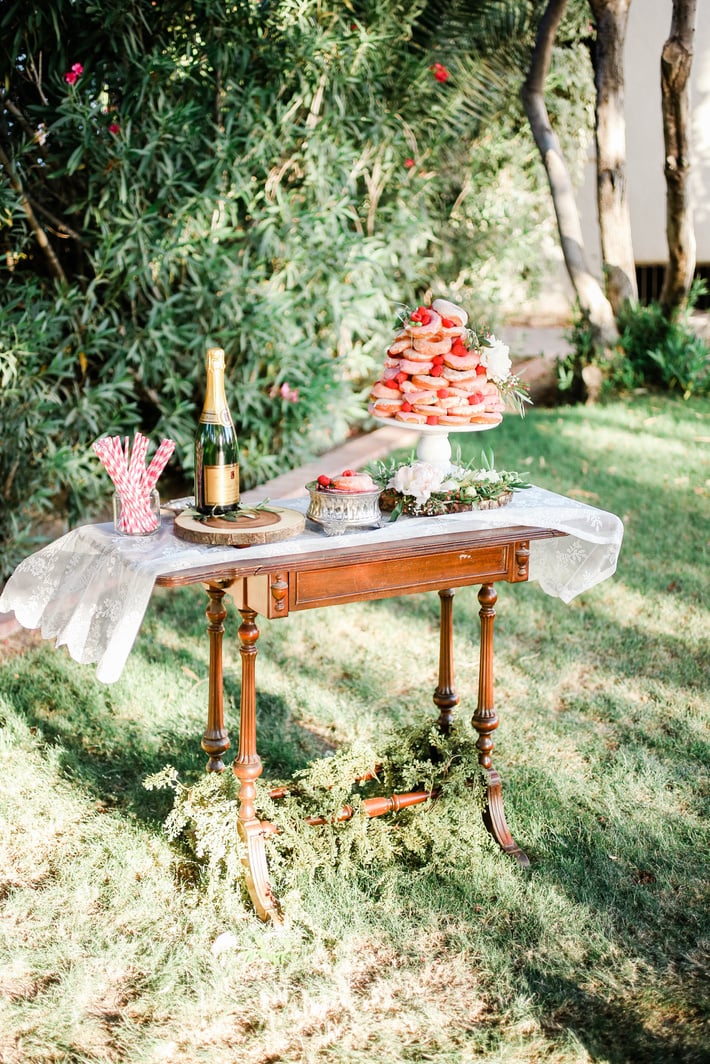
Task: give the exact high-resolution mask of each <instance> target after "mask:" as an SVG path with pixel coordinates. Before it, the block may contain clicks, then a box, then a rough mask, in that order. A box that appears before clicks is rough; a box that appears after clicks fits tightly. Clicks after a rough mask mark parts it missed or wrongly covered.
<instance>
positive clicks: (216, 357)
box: [206, 347, 224, 369]
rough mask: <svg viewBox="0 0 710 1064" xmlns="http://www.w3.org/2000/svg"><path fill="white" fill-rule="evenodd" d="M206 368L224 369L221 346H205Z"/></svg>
mask: <svg viewBox="0 0 710 1064" xmlns="http://www.w3.org/2000/svg"><path fill="white" fill-rule="evenodd" d="M206 362H207V368H208V369H224V351H223V349H222V348H221V347H208V348H207V358H206Z"/></svg>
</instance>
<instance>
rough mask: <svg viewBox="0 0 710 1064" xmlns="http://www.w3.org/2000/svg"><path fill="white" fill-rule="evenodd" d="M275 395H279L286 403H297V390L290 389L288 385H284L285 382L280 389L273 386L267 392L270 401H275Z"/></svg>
mask: <svg viewBox="0 0 710 1064" xmlns="http://www.w3.org/2000/svg"><path fill="white" fill-rule="evenodd" d="M277 395H280V396H281V398H282V399H285V400H286V402H287V403H297V402H298V388H292V387H291V385H290V384H287V383H286V381H284V383H283V384H282V385H281V387H280V388H279V387H277V386H276V385H274V386H273V388H272V389H271V391H270V392H269V398H270V399H275V398H276V396H277Z"/></svg>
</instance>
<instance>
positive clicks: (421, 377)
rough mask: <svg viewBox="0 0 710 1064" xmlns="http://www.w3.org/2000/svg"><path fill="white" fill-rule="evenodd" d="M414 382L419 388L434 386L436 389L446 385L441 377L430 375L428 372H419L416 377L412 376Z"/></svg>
mask: <svg viewBox="0 0 710 1064" xmlns="http://www.w3.org/2000/svg"><path fill="white" fill-rule="evenodd" d="M444 383H445V382H444ZM412 384H416V386H417V388H429V389H431V388H433V389H434V391H438V389H439V388H441V387H443V386H444V384H442V380H441V377H428V376H427V375H426V373H418V374H417V375H416V377H412Z"/></svg>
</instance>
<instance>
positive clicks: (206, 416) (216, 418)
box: [200, 408, 232, 425]
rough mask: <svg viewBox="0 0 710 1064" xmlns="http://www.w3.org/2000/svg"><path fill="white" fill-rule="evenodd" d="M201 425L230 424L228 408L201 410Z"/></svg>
mask: <svg viewBox="0 0 710 1064" xmlns="http://www.w3.org/2000/svg"><path fill="white" fill-rule="evenodd" d="M200 424H201V425H231V424H232V418H231V416H230V413H229V410H227V409H226V408H223V409H222V410H203V411H202V413H201V414H200Z"/></svg>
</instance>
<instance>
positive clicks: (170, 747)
mask: <svg viewBox="0 0 710 1064" xmlns="http://www.w3.org/2000/svg"><path fill="white" fill-rule="evenodd" d="M709 416H710V415H709V413H708V407H707V403H706V402H704V401H702V400H700V399H697V398H693V397H691V398H690V399H688V400H687V401H682V400H679V399H678V400H674V399H670V398H667V397H657V396H645V397H640V398H638V399H637V400H635V401H634V402H633V403H624V402H620V401H613V402H609V403H607V404H604V405H597V406H595V407H593V408H591V407H566V408H562V409H559V410H542V409H533V410H532V411H531V412H530V413H529V414H528V416H527V417H526V419H525V421H524V422H521V421H520V420H519V419H517V418H516V417H507V418H505V419H504V422H503V425H502V426H501V427H500V428H499V429H496V430H495V454H496V464H497V465H498V466H500V468H514V469H524V470H526V471H527V472H528V474H529V478H530V480H531V482H533V483H535V484H540V485H542V486H543V487H546V488H549V489H552V490H557V491H561V492H564V493H566V494H571V495H573V496H576V497H578V498H580V499H583V500H586V501H588V502H591V503H593V504H595V505H598V506H600V507H602V508H604V509H608V510H612V511H613V512H615V513H618V514H619V515H620V516H622V518H623V520H624V525H625V539H624V544H623V547H622V552H621V556H620V562H619V569H618V572H617V574H616V576H615V577H614V578H613V579H612V580H610V581H607V582H606V583H604V584H602V585H599V586H598V587H596V588H594V589H592V590H591V591H589V592H587V593H585V594H583V595H582V596H580V597H579V598H578V599H576V600H574V601H573V602H572V603H571V604H570V605H568V606H565V605H564V604H562V603H560V602H558V601H557V600H553V599H549V598H547V597H546V596H544V595H543V594H542V593H541V592H540V591H539V589H537V588H536V587H535V586H534V585H520V586H517V587H506V586H504V585H499V588H498V590H499V599H498V604H497V614H498V616H497V621H496V657H497V682H496V703H497V706H498V712H499V715H500V718H501V724H500V727H499V729H498V730H497V732H496V735H495V743H496V750H495V755H494V757H495V760H496V762H497V765H498V766H499V768H500V769H501V770H502V772H503V774H504V787H505V793H506V810H507V815H508V819H509V822H510V825H511V829H512V831H513V834H514V836H515V837H516V839H518V841H520V842H521V844H522V845H524V847H525V849H526V851H527V852H528V853H529V854H530V857H531V860H532V866H533V867H532V871H531V873H530V874H525V873H523V872H522V871H521V870H520V869H519V868H517V866H515V865H514V864H513V863H511V862H509V861H508V859H507V858H505V856H504V855H502V854H500V853H498V852H497V851H496V850H495V849H494V848H493V847H492V846H490V845H489V844H488V841H487V838H486V836H484V835H483V833H482V832H481V829H480V825H479V824H478V820H477V814H476V816H474V815H473V812H474V810H473V809H472V810H471V817H470V820H466V824H467V828H466V832H467V831H468V825H470V835H467V834H466V832H462V831H461V830H460V822H459V821H458V817H457V816H456V815H454V816H452V818H451V820H446V819H443V820H440V821H438V822H437V820H436V819H430V814H429V813H428V812H427V809H426V807H425V808H422V809H421V811H420V813H421V815H420V814H417V817H414V816H412V817H411V818H408V819H407V820H405V821H404V823H405V824H411V827H410V828H408V831H410V838H411V839H415V838H416V836H415V834H414V832H415V829H416V825H417V823H422V824H423V826H422V828H421V837H422V839H423V840H426V838H427V833H428V832H429V833H431V836H432V837H433V838H434V840H435V842H436V843H437V845H438V846H440V852H441V854H443V855H446V861H445V867H443V866H439V867H438V868H437V867H436V864H435V865H434V866H433V867H430V866H429V865H428V864H427V863H426V862H425V861H422V862H417V861H416V860H413V859H411V857H410V858H406V857H404V858H403V855H402V853H401V851H400V852H392V853H391V854H390V853H388V851H387V849H386V847H385V845H384V839H383V838H380V839H378V834H377V833H378V832H382V833H383V834H384V832H385V831H386V830H388V829H387V828H386V826H385V825H384V824H383V825H381V827H380V828H376V829H375V836H374V839H375V840H376V841H375V842H373V844H372V846H371V848H370V849H369V850H366V849H365V847H364V846H363V847H362V848H361V849H360V850H359V852H358V848H357V847H353V849H352V850H351V851H350V858H351V861H352V863H351V873H352V874H347V875H342V876H339V875H338V874H337V873H336V872H332V874H331V873H329V871H328V869H329V868H332V866H331V865H329V864H328V862H326V861H322V860H320V858H318V860H319V861H320V864H319V865H318V874H316V875H312V874H310V871H309V869H308V867H307V862H306V861H304V860H303V855H301V858H300V859H299V862H297V864H298V871H296V872H294V873H293V874H291V873H289V875H290V876H291V878H290V879H289V878H288V877H284V886H285V889H286V895H285V896H284V897H283V901H284V903H285V906H286V908H287V912H288V913H289V916H290V919H289V922H288V924H287V926H286V927H285V928H283V929H282V930H280V931H275V930H273V929H271V928H269V927H265V926H263V925H262V924H260V923H259V922H258V921H257V919H256V918H255V917H254V915H253V913H252V911H251V909H250V908H249V907H248V905H246V904H245V902H244V899H243V896H242V893H241V891H240V890H239V889H235V890H228V889H226V883H225V880H224V870H223V869H222V870H221V869H220V867H219V861H217V862H216V863H215V865H214V867H212V868H210V867H208V863H207V861H206V860H205V859H204V858H198V857H197V856H196V854H195V852H194V848H193V849H190V848H187V849H185V848H183V847H182V846H177V845H175V844H174V843H173V842H171V841H170V839H169V838H168V837H167V835H166V834H165V832H164V830H163V828H164V824H165V822H166V820H167V818H168V816H169V815H170V813H171V810H172V808H173V803H172V794H171V792H170V791H169V790H150V791H149V790H146V789H145V787H144V780H145V779H146V777H148V776H150V775H154V774H155V773H158V772H163V771H164V770H165V768H166V766H167V765H171V766H172V768H173V769H174V771H175V773H176V774H177V778H178V779H179V780H180V781H181V783H182V784H183V785H185V786H188V787H189V786H191V785H193V784H199V785H202V786H204V784H203V783H202V779H203V767H204V760H205V758H204V754H203V753H202V751H201V750H200V749H199V737H200V736H201V734H202V730H203V728H204V714H205V699H206V675H207V642H208V641H207V639H206V636H205V619H204V616H203V611H204V608H205V602H203V596H202V595H201V593H200V592H199V590H197V589H192V590H190V589H183V590H182V591H174V592H173V591H171V592H163V593H160V594H157V595H156V596H155V597H154V599H153V602H152V604H151V607H150V609H149V612H148V614H147V616H146V619H145V622H144V626H143V629H142V632H141V635H140V637H139V641H138V643H137V644H136V647H135V649H134V652H133V654H132V655H131V658H130V660H129V663H128V666H127V668H126V671H125V673H124V675H123V677H122V678H121V680H120V681H119V683H117V684H115V685H113V686H111V687H104V686H102V685H100V684H98V683H97V682H96V680H95V678H94V675H93V672H92V670H91V669H90V668H86V667H81V666H78V665H76V664H75V663H73V662H72V661H70V660H69V659H68V658H67V656H66V655H65V653H64V652H63V651H55V650H53V649H52V648H51V647H49V646H47V645H45V644H40V645H37V644H34V645H30V646H29V647H25V648H24V650H23V651H22V652H21V653H15V654H14V655H12V656H10V654H9V653H8V652H4V653H3V655H2V661H0V692H1V693H0V711H1V714H2V729H1V731H0V769H1V770H0V808H1V809H2V818H3V823H4V824H6V825H7V829H6V830H5V831H4V832H3V833H2V834H1V835H0V876H1V880H2V897H3V916H4V919H3V935H2V939H1V940H0V971H1V974H2V986H3V996H2V999H1V1002H0V1010H2V1024H0V1049H1V1051H2V1055H3V1056H4V1057H5V1058H6V1059H8V1060H9V1061H12V1060H18V1061H20V1060H23V1059H25V1060H33V1061H35V1060H36V1061H57V1060H71V1059H76V1060H84V1061H92V1062H97V1064H98V1062H100V1064H113V1062H116V1064H118V1062H122V1061H124V1060H127V1059H130V1060H146V1061H158V1060H167V1061H170V1062H171V1064H172V1062H175V1064H183V1062H185V1064H187V1062H190V1064H192V1061H194V1060H195V1059H201V1060H204V1061H206V1062H207V1064H224V1062H225V1061H227V1060H233V1059H239V1060H243V1061H246V1062H249V1064H257V1062H261V1064H263V1062H264V1061H265V1060H267V1059H269V1058H271V1059H278V1058H280V1059H281V1060H283V1061H287V1062H293V1064H296V1061H299V1062H300V1061H313V1062H316V1061H318V1062H319V1064H321V1062H326V1064H331V1062H333V1064H334V1062H340V1061H345V1060H347V1061H354V1062H355V1064H360V1062H362V1064H365V1062H366V1061H367V1062H369V1061H371V1060H372V1058H373V1055H374V1056H377V1057H379V1058H380V1059H382V1060H386V1061H406V1060H422V1059H429V1060H432V1061H436V1062H437V1064H450V1062H453V1061H469V1060H470V1061H476V1060H485V1061H501V1062H503V1061H514V1062H516V1064H533V1062H534V1064H538V1062H540V1061H543V1060H545V1061H554V1062H556V1064H590V1062H591V1061H609V1062H614V1064H616V1062H619V1064H621V1062H622V1061H623V1062H626V1061H643V1060H652V1061H654V1062H656V1061H658V1062H660V1064H671V1062H673V1064H677V1062H682V1064H698V1062H700V1061H702V1060H704V1057H705V1052H706V1049H705V1043H706V1039H705V1024H706V1019H707V1005H708V1002H707V978H708V968H707V965H708V952H707V946H708V933H709V931H710V925H709V924H708V912H707V905H706V897H707V884H706V874H705V862H704V860H703V855H704V854H705V853H707V849H708V843H709V842H710V839H709V838H708V826H707V825H708V818H707V813H708V808H707V806H708V793H709V792H708V764H709V758H708V753H709V751H708V742H707V721H708V713H709V711H710V703H709V702H708V691H707V640H708V634H709V632H710V614H709V612H708V602H709V601H710V595H709V594H708V571H709V570H708V566H707V564H706V561H707V544H706V542H705V540H706V536H705V534H704V530H705V529H706V528H707V524H708V518H709V517H710V496H709V494H708V484H707V469H706V461H705V456H704V451H703V447H706V446H707V445H706V444H703V440H707V437H708V435H710V431H709V427H708V418H709ZM458 442H460V444H461V449H462V456H463V458H464V460H465V459H467V458H470V459H473V458H474V457H475V456H476V454H477V453H478V452H479V451H480V446H481V442H480V438H479V439H474V440H471V439H466V438H465V437H460V438H459V441H458ZM437 606H438V600H437V599H436V596H427V595H425V596H408V597H404V598H401V599H392V600H383V601H380V602H375V603H369V604H367V605H350V606H346V607H343V608H337V609H335V608H334V609H329V610H327V611H309V612H305V613H303V614H295V615H292V616H291V617H289V618H288V620H286V621H284V622H283V623H281V622H274V623H270V624H267V623H266V622H264V624H263V626H262V636H261V639H260V652H259V658H258V662H257V670H258V675H259V696H260V703H259V747H260V753H261V756H262V759H263V761H264V764H265V772H264V788H265V787H266V786H267V785H268V783H269V782H270V781H274V782H275V781H278V780H283V779H284V778H287V777H290V776H291V775H292V774H294V773H295V774H296V775H297V776H298V774H299V773H300V772H301V771H302V770H303V769H304V768H305V767H306V765H307V763H308V762H310V761H311V760H312V758H314V757H315V758H317V759H319V760H320V761H321V762H322V764H323V765H324V766H325V768H324V771H325V770H326V769H327V768H328V767H329V766H331V759H328V757H327V755H329V754H332V753H333V752H337V753H338V755H339V757H340V758H341V759H343V758H345V756H346V752H347V750H348V749H351V750H352V751H354V753H357V751H358V750H360V751H363V750H365V749H370V750H371V749H373V748H374V749H380V750H381V749H382V746H383V745H384V744H385V743H386V742H387V738H386V733H387V732H389V731H390V730H391V731H392V732H397V731H399V730H404V731H405V732H408V731H409V732H411V730H413V729H417V728H422V727H423V726H424V723H425V722H426V721H428V720H431V719H433V718H434V717H435V716H436V708H435V707H434V705H433V702H431V701H430V697H431V696H430V692H431V691H433V689H434V686H435V684H436V652H437V646H438V631H437ZM477 611H478V602H477V600H476V595H475V590H474V589H469V590H468V591H467V590H461V591H459V592H457V594H456V598H455V604H454V613H455V618H456V646H455V650H456V686H457V688H458V690H459V692H460V694H461V705H460V707H459V708H458V710H457V716H458V720H459V722H460V727H461V728H462V730H463V732H464V734H466V733H468V735H469V737H471V735H472V734H473V733H472V732H471V731H470V730H469V729H468V723H467V722H468V719H469V717H470V714H471V713H472V712H473V705H474V698H475V690H476V682H477V637H476V633H477ZM236 623H238V621H237V620H236V619H235V617H234V616H233V615H230V616H229V617H228V619H227V630H228V633H233V632H234V630H235V626H236ZM18 649H20V648H18ZM238 657H239V655H238V651H237V649H236V646H235V641H234V640H230V639H227V640H226V696H227V717H228V722H229V727H230V730H231V732H232V739H233V741H234V739H235V737H236V727H237V725H236V721H237V707H238V701H239V682H238ZM227 797H229V796H227ZM432 811H433V812H435V813H436V816H440V815H442V816H443V814H444V812H445V809H444V807H443V806H440V807H439V808H438V810H437V808H436V806H434V807H432ZM394 823H396V821H395V822H394ZM389 830H390V831H391V830H393V829H392V827H390V828H389ZM221 832H222V841H223V843H224V845H225V847H226V846H228V845H229V844H230V840H233V838H234V835H233V813H232V811H231V810H230V809H229V808H227V810H226V816H225V819H224V823H223V826H222V828H221ZM326 839H327V836H326ZM306 841H307V840H306ZM324 841H325V840H324V838H323V837H322V836H319V838H318V840H317V845H318V846H322V845H324ZM314 845H316V843H315V842H314ZM447 847H449V848H450V852H448V854H447ZM424 852H426V845H425V851H424ZM321 856H322V855H321ZM276 869H277V873H278V862H276ZM220 884H221V886H222V887H223V888H224V889H220Z"/></svg>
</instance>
